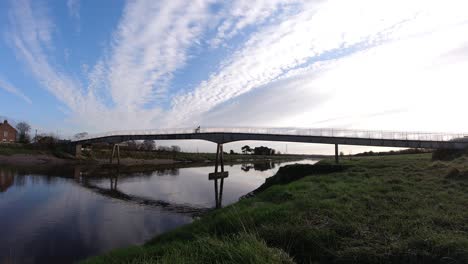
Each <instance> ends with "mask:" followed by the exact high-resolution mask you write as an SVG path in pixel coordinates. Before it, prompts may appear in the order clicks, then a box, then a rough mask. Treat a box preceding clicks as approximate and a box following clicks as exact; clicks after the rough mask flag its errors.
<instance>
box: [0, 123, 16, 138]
mask: <svg viewBox="0 0 468 264" xmlns="http://www.w3.org/2000/svg"><path fill="white" fill-rule="evenodd" d="M17 135H18V132H17V131H16V129H15V128H14V127H12V126H11V125H10V124H8V121H6V120H5V121H3V123H0V143H13V142H15V141H16V138H17Z"/></svg>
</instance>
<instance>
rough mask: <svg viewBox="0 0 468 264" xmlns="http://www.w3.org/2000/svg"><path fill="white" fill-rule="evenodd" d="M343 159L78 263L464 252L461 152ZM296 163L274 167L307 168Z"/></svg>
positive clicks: (440, 256)
mask: <svg viewBox="0 0 468 264" xmlns="http://www.w3.org/2000/svg"><path fill="white" fill-rule="evenodd" d="M319 164H320V165H326V166H331V165H332V163H331V162H329V161H322V162H320V163H319ZM342 165H344V166H345V168H344V169H340V170H334V171H333V172H330V173H326V172H325V171H322V172H318V173H315V174H312V175H309V176H304V177H302V178H301V179H298V180H296V181H294V182H290V183H286V182H281V181H279V182H278V183H279V184H278V185H272V186H270V187H268V188H266V189H265V190H264V191H262V192H260V193H258V194H256V195H255V196H254V197H251V198H247V199H242V200H240V201H239V202H238V203H236V204H233V205H231V206H228V207H226V208H223V209H220V210H217V211H213V212H210V213H208V214H207V215H205V216H203V217H202V218H201V219H198V220H196V221H195V222H194V223H192V224H190V225H187V226H183V227H181V228H178V229H176V230H174V231H172V232H169V233H166V234H163V235H161V236H158V237H156V238H155V239H153V240H151V241H149V242H148V243H147V244H146V245H144V246H141V247H130V248H126V249H120V250H115V251H113V252H111V253H109V254H106V255H103V256H99V257H95V258H91V259H88V260H86V261H85V262H84V263H209V262H211V263H290V262H291V261H294V262H297V263H314V262H316V263H332V262H333V263H466V262H468V210H467V201H468V158H467V157H466V156H462V157H459V158H457V159H455V160H451V161H432V160H431V155H430V154H416V155H400V156H385V157H361V158H353V160H345V161H343V162H342ZM298 168H299V167H297V166H288V167H285V168H283V169H282V171H281V173H279V174H281V175H283V176H282V177H284V175H297V174H298V173H301V172H300V171H301V170H306V169H307V167H306V166H301V168H302V169H298ZM455 169H456V172H454V170H455ZM299 178H300V177H299Z"/></svg>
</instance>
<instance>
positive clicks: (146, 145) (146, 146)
mask: <svg viewBox="0 0 468 264" xmlns="http://www.w3.org/2000/svg"><path fill="white" fill-rule="evenodd" d="M155 148H156V144H155V143H154V140H145V141H143V144H141V149H142V150H146V151H152V150H154V149H155Z"/></svg>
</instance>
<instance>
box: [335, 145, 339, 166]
mask: <svg viewBox="0 0 468 264" xmlns="http://www.w3.org/2000/svg"><path fill="white" fill-rule="evenodd" d="M335 163H336V164H338V163H339V156H338V144H335Z"/></svg>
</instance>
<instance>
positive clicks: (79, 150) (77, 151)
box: [75, 144, 81, 158]
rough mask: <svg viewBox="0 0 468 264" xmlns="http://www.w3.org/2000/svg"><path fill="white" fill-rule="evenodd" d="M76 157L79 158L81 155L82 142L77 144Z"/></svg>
mask: <svg viewBox="0 0 468 264" xmlns="http://www.w3.org/2000/svg"><path fill="white" fill-rule="evenodd" d="M75 157H77V158H79V157H81V144H76V145H75Z"/></svg>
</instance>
